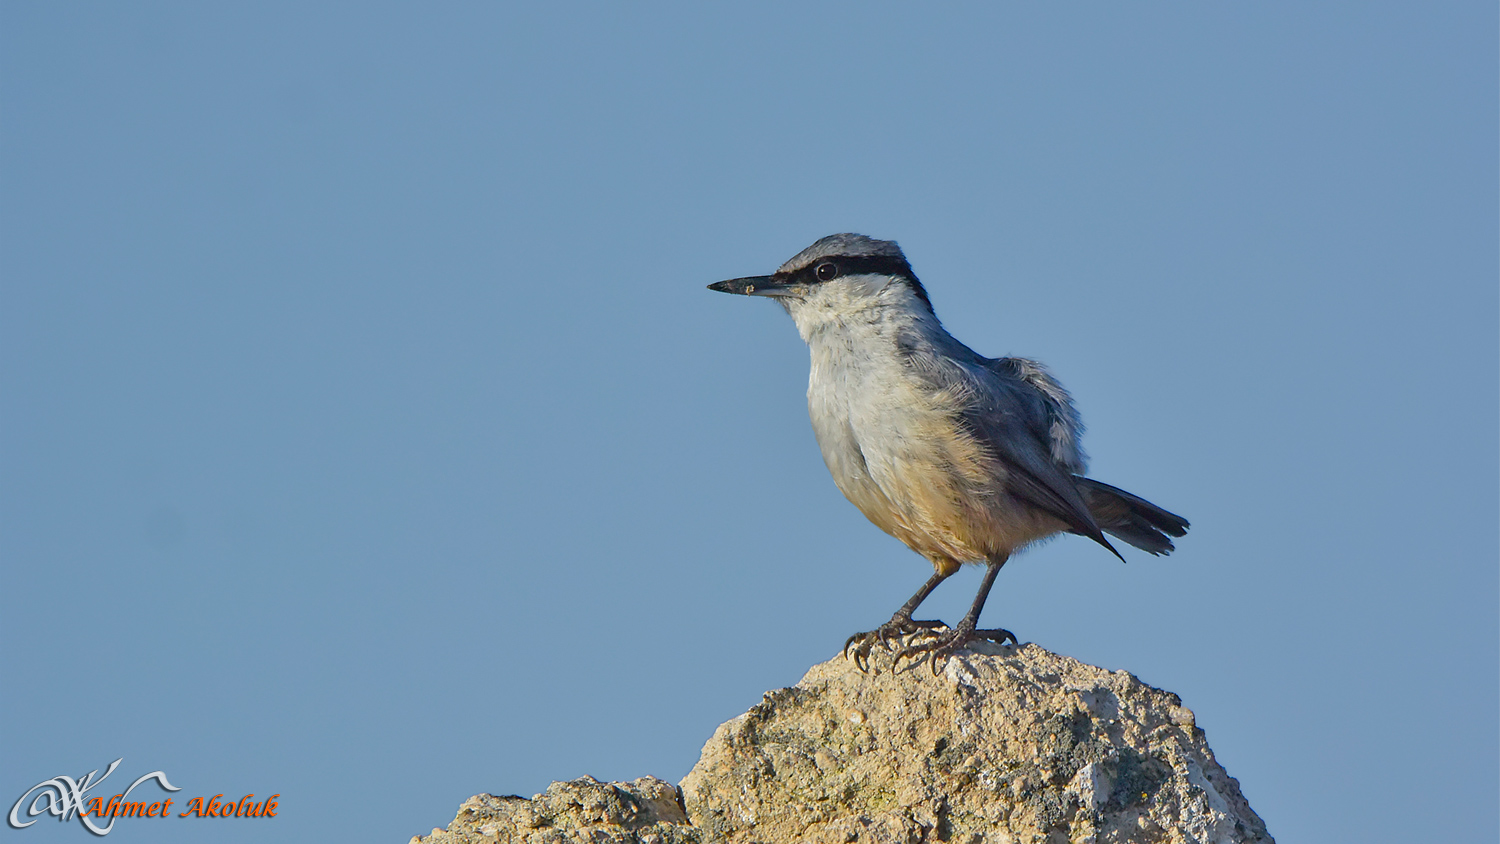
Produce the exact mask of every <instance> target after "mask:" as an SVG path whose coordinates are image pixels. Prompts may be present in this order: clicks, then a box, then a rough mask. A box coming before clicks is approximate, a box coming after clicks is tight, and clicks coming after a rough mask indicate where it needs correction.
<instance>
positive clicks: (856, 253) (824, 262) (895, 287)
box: [708, 234, 932, 333]
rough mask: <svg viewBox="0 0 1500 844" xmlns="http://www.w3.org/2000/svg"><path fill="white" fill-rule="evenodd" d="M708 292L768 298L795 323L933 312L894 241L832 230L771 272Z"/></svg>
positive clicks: (716, 286) (735, 280)
mask: <svg viewBox="0 0 1500 844" xmlns="http://www.w3.org/2000/svg"><path fill="white" fill-rule="evenodd" d="M708 289H710V290H718V291H720V292H722V293H739V294H741V295H745V296H766V297H769V298H772V299H775V300H776V301H778V302H780V303H781V305H782V307H784V308H786V310H787V313H790V314H791V315H792V318H793V319H794V320H796V321H797V324H798V326H799V327H801V328H803V329H804V333H806V329H807V328H808V324H809V323H811V322H821V321H822V320H823V319H826V318H830V317H833V318H837V317H841V316H847V315H850V314H852V313H854V312H858V311H865V310H869V309H872V308H878V309H897V310H902V311H911V312H914V313H915V314H922V315H931V314H932V302H931V301H930V300H929V299H928V298H927V291H926V290H925V289H923V287H922V283H921V282H920V281H917V276H916V274H915V273H913V272H912V270H911V264H909V263H907V261H906V256H905V255H903V254H901V247H899V246H897V245H896V242H895V241H893V240H875V239H874V238H871V237H865V236H864V235H862V234H833V235H829V236H828V237H825V238H823V239H821V240H819V241H818V242H817V243H814V244H813V245H812V246H809V247H807V248H806V249H804V250H802V251H801V252H798V253H797V254H796V255H795V256H794V257H793V258H792V259H791V260H790V261H787V262H786V263H785V264H782V265H781V269H778V270H777V271H776V272H775V273H774V274H772V275H757V276H747V277H745V278H732V279H729V280H728V281H720V282H715V283H714V284H710V285H709V286H708Z"/></svg>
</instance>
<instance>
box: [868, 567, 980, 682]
mask: <svg viewBox="0 0 1500 844" xmlns="http://www.w3.org/2000/svg"><path fill="white" fill-rule="evenodd" d="M944 569H947V570H946V571H944ZM957 570H958V567H957V566H956V565H955V566H953V567H952V568H948V567H947V566H944V567H942V568H939V569H938V570H937V572H936V573H935V574H933V575H932V577H929V578H928V579H927V582H926V583H924V584H922V588H921V589H918V590H917V594H915V595H913V596H911V600H908V601H907V602H906V603H904V604H902V605H901V609H899V610H896V614H895V615H893V616H891V620H890V621H887V622H886V623H885V624H882V625H880V626H879V627H877V628H875V629H874V630H871V631H869V632H867V633H855V634H854V635H853V636H850V637H849V639H848V641H846V642H844V658H845V659H848V658H849V648H850V647H851V646H852V647H853V648H854V664H855V665H857V666H859V670H860V671H868V670H869V668H870V649H871V648H872V647H874V645H875V643H876V642H879V643H880V646H881V647H882V648H885V649H886V650H887V651H889V650H890V649H891V644H890V638H891V637H892V636H895V637H896V638H897V639H900V638H902V637H904V636H909V635H911V634H913V633H916V632H917V631H919V630H932V629H934V628H937V627H942V626H944V625H943V623H942V622H941V621H936V620H934V621H917V620H914V619H913V618H912V617H911V614H912V613H914V612H916V611H917V607H918V606H921V604H922V602H923V601H925V600H927V596H928V595H931V594H932V590H934V589H936V588H937V585H938V584H939V583H942V582H943V581H944V580H947V579H948V577H949V576H950V575H952V574H953V572H955V571H957Z"/></svg>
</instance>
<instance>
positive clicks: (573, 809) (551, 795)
mask: <svg viewBox="0 0 1500 844" xmlns="http://www.w3.org/2000/svg"><path fill="white" fill-rule="evenodd" d="M702 840H703V839H702V836H700V835H699V834H698V831H697V830H695V829H693V828H692V826H691V825H689V824H688V819H687V815H686V814H685V813H684V812H683V810H682V803H681V795H680V793H679V792H678V791H677V788H676V786H674V785H672V784H671V783H669V782H666V781H664V780H659V779H657V778H656V777H641V778H640V779H638V780H633V781H631V782H599V781H598V780H596V779H594V778H593V777H583V778H582V779H576V780H572V781H570V782H555V783H553V784H551V785H549V786H547V790H546V791H544V792H542V793H541V794H538V795H537V796H535V797H533V798H531V799H530V800H527V799H526V798H524V797H496V796H495V795H493V794H478V795H475V796H473V797H470V798H469V799H468V800H465V801H464V804H463V805H462V806H459V807H458V817H456V818H454V819H453V823H450V824H448V828H447V829H446V830H442V829H434V830H433V831H432V834H431V835H428V836H425V837H422V836H412V839H411V844H419V842H420V844H479V842H485V844H490V843H491V842H500V841H503V842H507V844H508V843H509V842H512V841H514V842H521V841H524V842H527V844H565V842H566V844H572V843H573V842H584V841H586V842H589V844H606V842H607V844H698V842H700V841H702Z"/></svg>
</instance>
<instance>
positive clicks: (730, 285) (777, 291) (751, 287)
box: [708, 275, 793, 297]
mask: <svg viewBox="0 0 1500 844" xmlns="http://www.w3.org/2000/svg"><path fill="white" fill-rule="evenodd" d="M791 287H792V286H791V285H789V284H787V283H786V282H784V281H782V280H781V279H778V278H777V277H776V276H774V275H752V276H746V277H745V278H731V279H730V280H728V281H716V282H714V283H713V284H710V285H709V286H708V289H709V290H717V291H719V292H720V293H738V294H740V295H741V296H772V297H776V296H791V295H793V293H792V289H791Z"/></svg>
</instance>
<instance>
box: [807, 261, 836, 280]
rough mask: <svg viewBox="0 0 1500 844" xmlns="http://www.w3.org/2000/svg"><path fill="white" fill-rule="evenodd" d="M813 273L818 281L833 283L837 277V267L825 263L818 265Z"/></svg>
mask: <svg viewBox="0 0 1500 844" xmlns="http://www.w3.org/2000/svg"><path fill="white" fill-rule="evenodd" d="M813 273H814V274H815V275H817V277H818V281H833V280H834V279H836V278H838V277H839V265H838V264H835V263H833V262H832V261H826V262H824V263H821V264H819V265H818V268H817V269H816V270H813Z"/></svg>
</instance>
